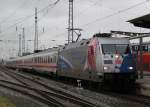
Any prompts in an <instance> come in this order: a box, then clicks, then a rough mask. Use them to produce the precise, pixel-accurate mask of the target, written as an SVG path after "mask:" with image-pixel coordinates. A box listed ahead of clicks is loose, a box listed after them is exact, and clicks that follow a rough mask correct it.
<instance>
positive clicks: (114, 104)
mask: <svg viewBox="0 0 150 107" xmlns="http://www.w3.org/2000/svg"><path fill="white" fill-rule="evenodd" d="M27 75H30V74H27ZM35 78H37V77H36V76H35ZM40 81H43V82H45V83H46V84H47V85H54V86H57V87H61V88H63V89H65V90H67V91H70V92H73V93H77V94H79V95H83V96H85V97H87V98H91V99H94V101H95V102H100V103H101V104H103V105H104V106H106V107H149V106H150V105H147V104H145V103H142V102H138V101H136V100H131V99H126V98H124V97H123V98H122V97H120V96H119V97H118V95H119V94H117V93H116V95H115V94H113V95H112V94H108V93H103V92H94V91H90V90H87V89H83V88H78V87H75V86H72V85H68V84H64V83H60V82H56V81H53V80H50V79H45V78H42V77H40ZM121 95H122V96H124V94H121ZM125 96H128V95H125ZM141 100H142V98H141Z"/></svg>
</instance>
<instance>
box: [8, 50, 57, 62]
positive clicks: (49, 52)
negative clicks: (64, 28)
mask: <svg viewBox="0 0 150 107" xmlns="http://www.w3.org/2000/svg"><path fill="white" fill-rule="evenodd" d="M55 53H58V49H51V50H47V51H42V52H39V53H33V54H30V55H26V56H22V57H16V58H14V59H9V61H15V60H22V59H28V58H34V57H40V56H47V55H51V54H55Z"/></svg>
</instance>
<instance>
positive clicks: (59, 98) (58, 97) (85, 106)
mask: <svg viewBox="0 0 150 107" xmlns="http://www.w3.org/2000/svg"><path fill="white" fill-rule="evenodd" d="M1 70H2V71H3V72H4V73H6V74H7V75H9V76H11V77H12V78H15V79H16V80H17V81H19V82H20V83H21V84H22V85H21V86H23V87H26V88H28V89H29V90H32V91H34V92H36V93H37V94H39V95H40V96H42V97H43V98H44V99H46V101H47V100H48V101H49V100H50V101H53V102H52V104H53V105H54V104H55V102H56V104H57V103H58V104H59V102H63V104H62V103H60V104H59V105H56V106H60V107H63V106H68V105H71V106H75V107H76V106H81V107H99V106H100V105H97V104H95V103H92V102H90V101H87V100H84V99H82V98H80V97H78V96H74V95H72V94H70V93H68V92H65V91H63V90H60V89H58V88H56V87H53V86H48V85H45V83H43V82H41V81H38V80H37V79H34V78H31V77H28V76H25V75H22V74H19V73H16V72H14V71H13V70H9V69H7V68H5V67H2V68H1ZM3 82H6V81H3ZM7 82H8V81H7ZM9 84H10V82H9ZM3 86H4V84H3ZM50 101H49V103H50Z"/></svg>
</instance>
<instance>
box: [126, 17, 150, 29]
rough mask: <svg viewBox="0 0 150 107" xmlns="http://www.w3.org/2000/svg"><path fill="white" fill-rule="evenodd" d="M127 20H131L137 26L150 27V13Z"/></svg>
mask: <svg viewBox="0 0 150 107" xmlns="http://www.w3.org/2000/svg"><path fill="white" fill-rule="evenodd" d="M127 22H130V23H132V24H134V26H137V27H142V28H149V29H150V14H147V15H144V16H141V17H138V18H135V19H132V20H129V21H127Z"/></svg>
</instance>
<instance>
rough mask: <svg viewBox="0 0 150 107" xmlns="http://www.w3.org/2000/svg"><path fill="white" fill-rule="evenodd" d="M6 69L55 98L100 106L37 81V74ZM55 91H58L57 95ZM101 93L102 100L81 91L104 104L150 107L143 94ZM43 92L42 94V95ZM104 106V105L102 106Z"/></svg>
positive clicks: (85, 106)
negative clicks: (34, 75)
mask: <svg viewBox="0 0 150 107" xmlns="http://www.w3.org/2000/svg"><path fill="white" fill-rule="evenodd" d="M5 69H6V68H4V69H3V70H4V72H5V71H6V72H7V73H9V75H13V77H14V78H17V79H18V78H19V80H22V85H24V86H27V87H32V86H30V85H31V84H29V83H31V81H33V82H34V83H35V82H36V84H38V85H39V86H41V87H43V88H44V89H47V90H48V91H43V89H42V88H41V91H43V93H42V94H46V95H49V96H53V98H56V99H57V98H59V99H62V101H64V100H65V99H68V102H72V103H73V104H77V105H80V106H84V107H98V106H99V105H97V104H92V105H89V104H91V103H89V102H88V103H89V104H84V103H85V101H84V103H83V102H82V103H81V102H76V101H75V100H74V99H76V98H78V97H75V96H73V95H71V94H68V93H67V95H66V93H64V92H63V91H62V90H58V89H57V88H54V87H53V86H52V87H50V86H47V85H46V84H44V83H46V82H45V81H43V82H40V81H37V79H39V78H41V77H38V76H36V78H37V79H33V78H31V77H32V76H31V75H25V74H20V73H16V72H14V71H11V70H8V71H7V69H6V70H5ZM10 72H11V73H10ZM23 78H24V79H23ZM27 81H29V82H27ZM41 81H42V80H41ZM24 82H25V83H24ZM26 83H27V84H26ZM50 90H51V91H50ZM83 92H84V90H83ZM55 93H57V95H56V94H55ZM58 93H59V94H58ZM101 93H102V94H103V95H102V96H99V98H100V97H102V98H100V100H98V99H96V97H95V96H94V95H93V96H91V95H87V94H86V95H85V94H82V92H81V95H83V96H84V95H85V97H88V98H90V99H93V100H95V101H96V100H97V101H99V102H102V103H103V104H106V106H111V107H120V106H121V107H133V105H134V104H135V103H138V104H139V107H149V106H150V98H149V97H145V96H141V95H137V94H122V93H116V92H100V94H101ZM42 94H40V95H41V96H42ZM60 95H61V96H60ZM65 96H67V97H71V98H73V99H69V98H67V97H65ZM46 97H47V96H45V98H46ZM116 99H117V100H118V101H117V102H116ZM78 100H80V101H82V99H81V98H78ZM57 101H58V100H57ZM123 103H125V104H127V105H128V106H125V105H122V104H123ZM128 103H130V104H128ZM132 103H133V104H132ZM102 107H104V106H102Z"/></svg>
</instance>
